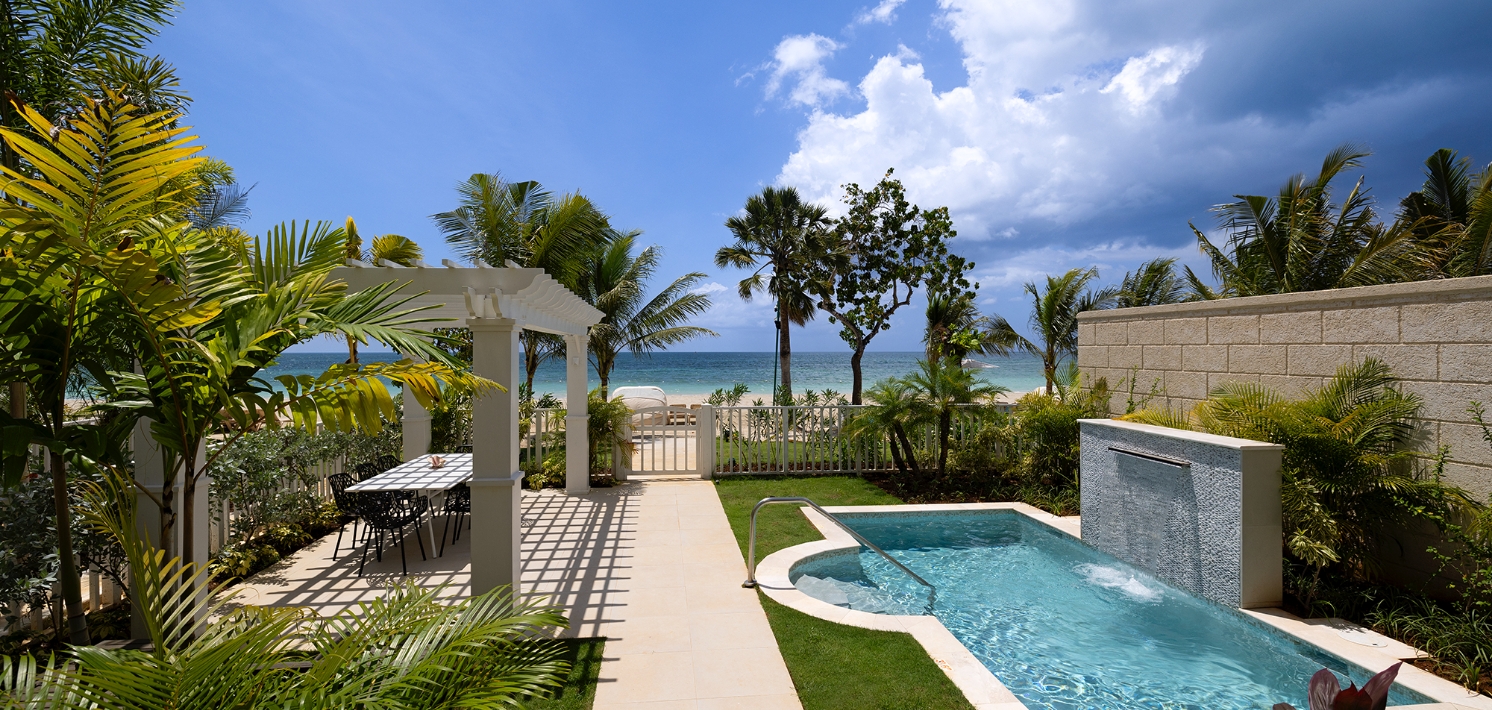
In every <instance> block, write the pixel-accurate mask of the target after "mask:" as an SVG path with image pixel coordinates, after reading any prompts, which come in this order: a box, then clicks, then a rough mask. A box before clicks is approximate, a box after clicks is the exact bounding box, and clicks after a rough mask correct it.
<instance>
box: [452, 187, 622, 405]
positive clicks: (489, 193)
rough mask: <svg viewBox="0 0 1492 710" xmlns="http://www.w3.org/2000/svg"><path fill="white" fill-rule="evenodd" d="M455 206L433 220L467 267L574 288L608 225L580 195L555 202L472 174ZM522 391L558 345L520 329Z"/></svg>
mask: <svg viewBox="0 0 1492 710" xmlns="http://www.w3.org/2000/svg"><path fill="white" fill-rule="evenodd" d="M456 191H457V193H458V194H459V195H460V198H461V204H460V206H458V207H457V208H456V209H454V210H451V211H449V212H441V213H439V214H436V215H434V216H433V217H432V219H434V220H435V224H436V226H437V227H439V229H440V231H441V233H442V234H444V235H445V238H446V242H447V243H449V244H450V245H451V246H452V247H454V248H455V249H456V251H457V253H459V254H460V255H461V256H462V257H464V258H465V259H467V260H468V261H471V262H476V261H483V262H486V263H488V264H492V265H494V266H503V265H505V264H508V263H510V262H511V263H512V264H515V265H517V266H522V267H527V268H536V269H543V270H544V272H545V273H547V274H549V275H550V276H552V277H554V279H555V280H556V281H559V282H560V283H561V284H563V285H564V286H565V287H566V288H569V289H570V290H572V291H573V290H575V289H576V287H577V282H576V279H577V278H578V277H579V276H580V274H581V272H582V271H583V265H584V262H585V259H586V257H587V255H588V254H590V253H591V252H592V251H593V250H594V249H595V248H596V247H598V246H599V245H601V244H603V243H605V241H606V239H607V238H608V235H609V234H610V233H611V227H610V223H609V221H608V219H607V217H606V215H605V214H603V213H602V212H601V210H599V209H598V208H597V207H596V206H595V205H594V204H593V203H591V201H590V200H588V199H586V198H585V197H583V196H581V195H579V194H568V195H562V196H559V197H556V196H555V195H554V194H553V193H550V192H549V191H547V190H545V189H544V188H543V187H542V186H541V185H539V183H537V182H534V181H531V180H530V181H525V182H508V181H507V180H504V179H503V177H502V176H501V175H499V174H497V173H490V174H488V173H476V174H474V175H472V176H471V177H470V178H467V180H466V182H463V183H461V184H460V185H458V186H457V187H456ZM518 337H519V341H520V342H522V344H523V370H524V380H523V381H524V386H525V388H526V389H527V390H528V391H529V392H532V391H533V386H534V373H535V372H537V371H538V369H539V365H540V363H542V362H544V361H545V360H548V359H551V358H554V357H557V356H558V355H559V353H560V352H561V351H562V350H563V348H564V341H563V340H562V339H560V338H558V337H557V336H554V335H551V334H548V333H540V332H538V331H534V330H524V331H523V332H522V333H521V334H519V336H518Z"/></svg>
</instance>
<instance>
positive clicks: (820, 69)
mask: <svg viewBox="0 0 1492 710" xmlns="http://www.w3.org/2000/svg"><path fill="white" fill-rule="evenodd" d="M839 48H840V45H839V43H838V42H835V41H834V40H832V39H829V38H828V37H824V36H822V35H817V34H807V35H793V36H791V37H787V38H785V39H783V40H782V41H781V42H779V43H778V44H777V48H776V49H775V50H773V51H772V61H771V62H770V63H769V64H768V66H769V67H770V68H771V69H772V75H771V77H770V78H768V79H767V98H772V97H775V96H777V94H778V92H779V91H780V90H781V89H782V87H783V85H784V84H785V83H787V84H791V85H792V88H791V89H790V90H789V91H788V96H787V98H788V101H790V102H791V103H795V104H799V105H801V106H806V107H808V108H818V107H819V106H820V105H822V104H824V103H825V102H827V101H831V100H833V99H836V98H839V97H840V96H844V95H845V94H848V93H849V92H850V85H849V84H846V83H845V82H843V81H840V80H839V79H835V78H833V77H831V76H829V74H828V72H827V71H825V70H824V60H826V59H828V58H830V57H832V56H834V52H835V51H836V50H838V49H839Z"/></svg>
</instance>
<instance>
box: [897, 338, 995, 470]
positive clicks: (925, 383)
mask: <svg viewBox="0 0 1492 710" xmlns="http://www.w3.org/2000/svg"><path fill="white" fill-rule="evenodd" d="M903 382H905V383H906V385H907V386H908V387H910V388H911V391H912V393H913V396H912V407H911V411H910V412H909V414H910V419H911V421H912V422H913V423H923V422H925V423H930V424H933V425H935V426H936V427H937V432H938V468H937V475H938V478H942V477H943V476H944V475H945V474H946V473H947V472H948V437H949V434H950V433H951V432H952V429H953V415H954V411H955V410H956V409H958V407H959V406H961V405H969V404H986V403H989V402H991V401H993V400H994V398H995V397H996V396H997V395H1000V394H1002V393H1005V392H1008V391H1009V390H1008V389H1006V388H1004V387H1001V386H999V385H992V384H988V383H986V382H983V381H981V380H979V379H977V378H975V377H974V374H973V373H972V372H970V371H968V370H966V369H964V368H963V367H962V366H961V365H960V364H959V363H958V362H956V361H954V360H953V359H951V358H941V359H937V360H920V361H918V363H917V370H916V371H915V372H913V373H912V374H910V375H908V376H907V377H906V378H904V379H903Z"/></svg>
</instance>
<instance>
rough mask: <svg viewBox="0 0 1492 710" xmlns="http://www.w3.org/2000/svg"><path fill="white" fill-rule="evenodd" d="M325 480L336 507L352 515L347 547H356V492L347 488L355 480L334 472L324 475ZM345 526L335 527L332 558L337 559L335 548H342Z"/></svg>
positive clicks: (350, 475) (358, 517)
mask: <svg viewBox="0 0 1492 710" xmlns="http://www.w3.org/2000/svg"><path fill="white" fill-rule="evenodd" d="M326 482H327V483H328V484H330V485H331V487H332V499H333V500H335V501H336V502H337V508H338V509H340V510H341V511H342V512H343V513H346V514H348V515H351V516H352V544H351V545H348V547H357V523H358V520H359V519H360V518H361V516H359V515H358V513H357V500H356V499H357V494H356V493H352V492H350V491H348V490H347V488H348V487H349V486H351V485H352V484H353V483H355V482H356V480H355V479H353V477H352V474H349V473H334V474H332V475H330V476H327V477H326ZM345 527H347V526H346V525H343V526H342V527H341V528H337V544H336V545H335V546H334V547H332V559H334V560H335V559H337V550H339V549H341V548H342V529H343V528H345Z"/></svg>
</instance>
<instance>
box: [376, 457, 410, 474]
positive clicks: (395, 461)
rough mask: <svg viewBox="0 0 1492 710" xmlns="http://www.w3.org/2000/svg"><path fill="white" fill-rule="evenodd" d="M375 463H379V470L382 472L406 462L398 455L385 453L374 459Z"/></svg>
mask: <svg viewBox="0 0 1492 710" xmlns="http://www.w3.org/2000/svg"><path fill="white" fill-rule="evenodd" d="M373 463H375V464H377V465H378V471H379V473H382V472H384V471H387V470H389V469H391V468H393V467H395V466H398V465H399V464H401V463H404V462H403V461H401V460H399V457H398V456H389V455H387V454H385V455H383V456H379V457H378V458H376V459H374V460H373Z"/></svg>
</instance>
